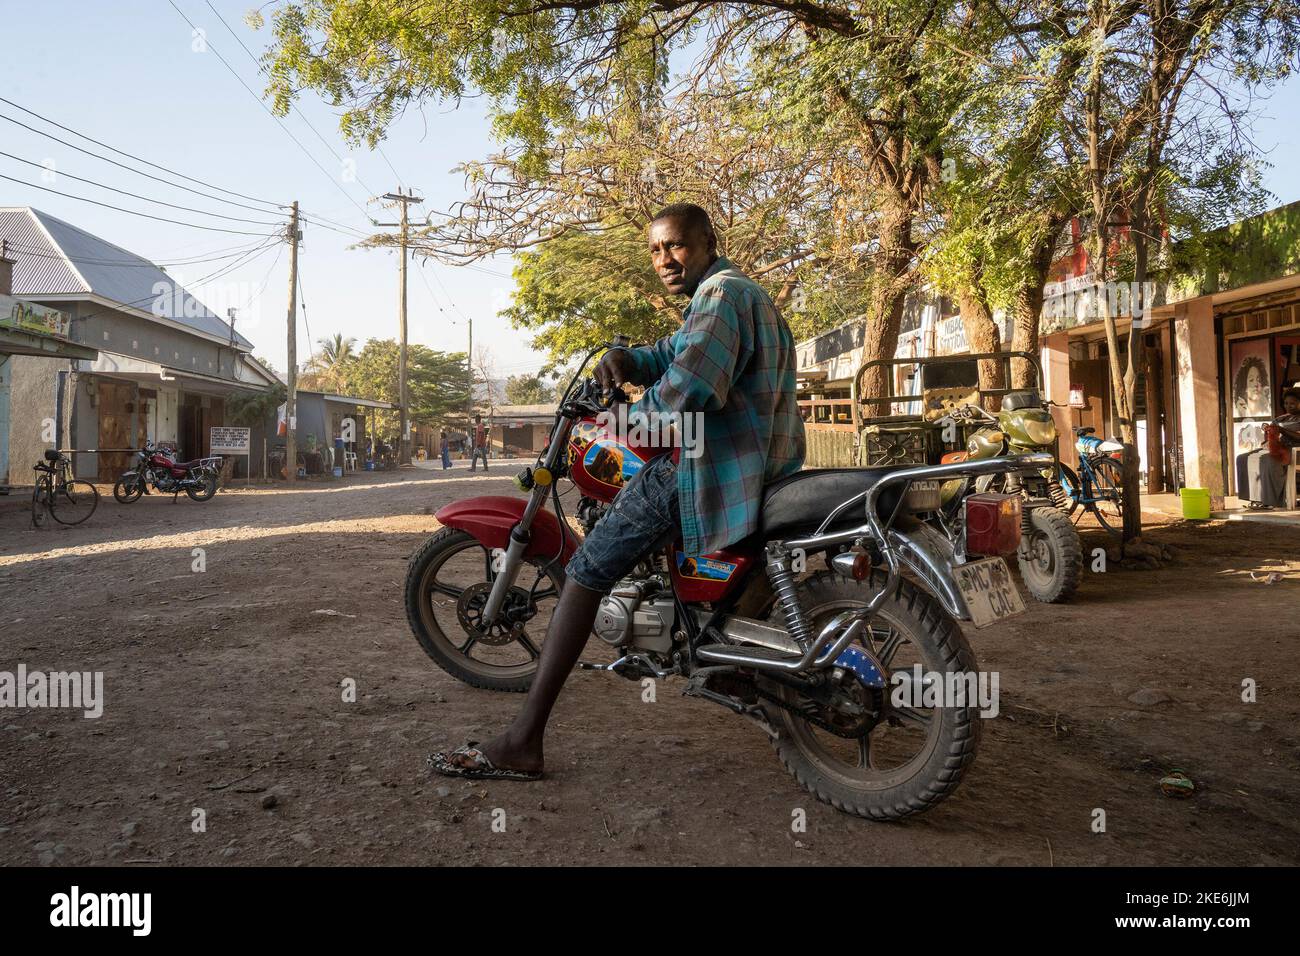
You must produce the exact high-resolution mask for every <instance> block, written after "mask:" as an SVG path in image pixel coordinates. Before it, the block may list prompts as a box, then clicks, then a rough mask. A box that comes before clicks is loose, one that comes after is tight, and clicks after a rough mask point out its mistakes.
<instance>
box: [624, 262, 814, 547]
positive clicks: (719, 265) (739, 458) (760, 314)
mask: <svg viewBox="0 0 1300 956" xmlns="http://www.w3.org/2000/svg"><path fill="white" fill-rule="evenodd" d="M629 352H630V354H631V355H632V358H633V361H634V362H635V365H636V368H635V374H634V376H632V377H631V379H632V382H633V383H634V384H637V385H649V386H650V387H649V388H648V389H647V390H646V392H645V394H644V395H643V396H642V397H641V399H640V401H638V402H636V404H634V405H633V406H632V407H631V409H630V410H629V418H632V416H634V415H635V414H636V413H638V412H642V413H649V412H658V413H660V415H666V414H671V413H673V412H677V413H679V414H681V415H686V414H688V413H692V412H699V413H702V414H701V415H700V417H699V418H698V419H697V422H699V421H702V423H703V434H702V435H701V434H700V430H699V428H698V427H697V428H696V430H695V440H696V441H699V442H700V443H701V444H700V451H701V452H702V453H701V454H698V455H697V456H695V457H691V453H689V452H688V451H687V449H685V448H684V449H683V450H682V454H681V462H680V464H679V465H678V468H677V496H678V503H679V505H680V507H681V517H682V539H683V543H684V545H685V551H686V553H687V554H689V555H700V554H708V553H709V552H710V551H716V550H718V549H719V548H724V547H726V546H727V545H729V544H734V543H735V542H736V541H739V540H740V539H741V538H743V537H745V536H746V535H748V534H750V533H752V532H754V531H755V530H757V529H758V515H759V510H760V508H761V507H762V504H763V486H764V485H765V484H767V483H768V482H772V481H776V480H777V479H778V478H783V477H785V476H786V475H788V474H790V473H792V472H795V471H798V470H799V469H800V468H801V467H802V466H803V459H804V434H803V419H802V418H801V417H800V416H799V408H798V405H797V404H796V402H795V349H794V336H793V335H791V334H790V329H789V327H788V326H787V325H786V324H785V320H784V319H782V318H781V313H780V312H778V311H777V308H776V305H775V304H774V303H773V302H772V300H771V299H770V298H769V297H768V295H767V293H766V292H764V291H763V289H762V287H761V286H759V284H758V283H757V282H755V281H754V280H753V279H751V278H749V276H747V275H745V274H744V273H743V272H741V271H740V270H739V269H737V268H736V267H735V266H733V265H732V264H731V263H730V262H728V261H727V260H726V259H724V258H721V257H720V258H719V259H718V261H717V262H715V263H714V264H713V265H712V266H710V267H709V270H708V271H707V272H706V273H705V274H704V278H703V280H702V281H701V282H700V285H699V288H697V289H696V290H695V295H693V296H692V297H691V302H690V305H688V306H687V308H686V312H685V314H684V315H683V317H682V326H681V328H680V329H678V330H677V331H676V332H675V333H673V334H672V335H669V336H665V337H664V338H662V339H660V340H659V341H658V342H656V343H655V344H654V345H648V346H643V347H640V348H635V349H630V350H629ZM651 420H652V421H653V416H651Z"/></svg>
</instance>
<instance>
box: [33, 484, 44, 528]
mask: <svg viewBox="0 0 1300 956" xmlns="http://www.w3.org/2000/svg"><path fill="white" fill-rule="evenodd" d="M45 489H46V483H45V482H44V481H41V480H40V479H39V478H38V479H37V481H36V485H35V486H34V487H33V488H32V527H34V528H39V527H40V526H41V525H42V524H44V523H45Z"/></svg>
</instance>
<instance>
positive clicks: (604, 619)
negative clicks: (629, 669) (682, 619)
mask: <svg viewBox="0 0 1300 956" xmlns="http://www.w3.org/2000/svg"><path fill="white" fill-rule="evenodd" d="M662 564H663V558H662V557H659V556H656V558H655V561H654V562H649V561H643V562H641V563H640V564H638V565H637V566H636V567H635V568H634V569H633V571H632V573H631V574H630V575H629V576H628V577H626V578H624V579H623V580H621V581H619V582H618V583H617V584H616V585H614V589H613V590H612V591H611V592H610V593H609V595H608V596H607V597H606V598H605V599H604V600H603V601H601V602H600V608H599V609H598V610H597V611H596V623H595V624H594V625H593V626H592V632H593V633H594V634H595V635H596V636H597V637H599V638H600V639H601V640H602V641H605V642H606V643H607V644H611V645H613V646H614V647H626V646H628V645H631V646H632V647H634V648H638V649H640V650H645V651H651V652H654V653H657V654H665V655H666V654H668V653H670V652H671V651H672V648H673V628H674V627H675V626H676V624H677V608H676V605H675V604H674V603H673V593H672V589H671V588H670V587H669V586H668V583H667V580H668V575H667V572H666V571H663V570H660V568H659V567H656V565H660V566H662Z"/></svg>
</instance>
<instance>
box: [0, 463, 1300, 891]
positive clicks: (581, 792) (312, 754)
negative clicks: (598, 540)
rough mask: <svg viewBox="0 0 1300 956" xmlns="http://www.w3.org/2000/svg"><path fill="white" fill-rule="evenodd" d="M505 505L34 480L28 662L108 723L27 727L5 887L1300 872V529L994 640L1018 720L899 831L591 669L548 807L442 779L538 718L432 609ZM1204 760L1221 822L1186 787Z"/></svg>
mask: <svg viewBox="0 0 1300 956" xmlns="http://www.w3.org/2000/svg"><path fill="white" fill-rule="evenodd" d="M104 490H105V492H107V491H108V489H104ZM489 493H490V494H506V493H511V487H510V485H509V483H508V481H507V480H506V476H505V475H504V474H503V473H502V471H501V470H499V469H498V470H494V471H493V472H492V473H491V474H490V476H483V475H477V476H471V475H469V474H468V473H467V472H466V471H465V470H464V467H463V463H460V464H459V465H458V467H457V468H456V469H455V470H453V471H451V472H447V473H442V472H441V471H427V470H416V471H404V472H399V473H396V474H393V473H389V474H379V475H364V476H361V477H358V478H355V479H351V480H350V481H349V483H347V484H346V485H344V484H342V483H335V484H330V485H320V484H307V485H303V486H300V487H299V488H297V489H295V490H293V491H288V490H285V489H283V488H281V489H278V490H269V489H261V490H256V489H255V490H252V491H242V490H239V489H235V490H231V491H223V492H222V493H220V494H219V495H217V497H216V498H215V499H213V500H212V501H210V502H208V503H206V504H196V503H194V502H191V501H188V500H186V499H185V498H183V497H182V498H181V499H180V500H179V502H177V503H176V504H173V503H172V501H171V499H170V498H160V497H150V498H145V499H143V500H142V501H140V502H138V503H136V504H133V505H128V506H121V505H118V504H117V503H116V502H114V501H113V500H112V498H111V495H109V496H106V499H105V500H104V501H102V502H101V504H100V508H99V511H98V512H97V513H96V514H95V515H94V517H92V518H91V519H90V521H89V522H88V523H87V524H85V525H83V526H80V527H76V528H70V529H68V528H62V527H59V526H57V525H55V526H47V527H45V528H42V529H40V530H32V529H31V528H30V524H29V517H28V511H27V507H28V500H27V499H25V498H24V497H23V496H22V494H21V489H16V493H15V495H14V496H11V497H9V498H0V596H2V598H0V600H2V602H3V603H0V671H10V672H12V671H14V670H16V668H17V665H18V663H19V662H22V663H23V664H25V665H26V667H27V668H28V670H29V671H30V670H44V671H59V670H73V669H75V670H84V671H93V670H100V671H103V672H104V679H105V698H106V701H105V707H104V714H103V716H102V717H101V718H99V719H97V720H87V719H83V718H82V716H81V714H80V713H79V712H72V711H67V710H50V709H44V710H41V709H27V710H16V709H8V708H6V709H0V863H5V864H22V865H33V864H42V863H44V864H52V865H58V864H114V863H123V862H139V863H141V864H147V863H149V862H161V863H169V864H219V865H237V864H250V863H273V864H298V863H311V864H342V863H361V864H396V863H403V864H426V863H428V864H440V863H452V864H468V863H492V864H505V863H523V864H528V863H552V864H567V863H611V864H614V863H651V864H661V863H662V864H667V863H677V864H729V863H748V864H756V863H760V864H773V863H778V864H837V863H859V864H861V863H868V864H882V863H883V864H910V863H918V864H919V863H928V864H990V863H991V864H999V863H1005V864H1040V865H1048V864H1053V863H1054V864H1057V865H1061V864H1085V865H1086V864H1211V863H1212V864H1237V865H1240V864H1255V863H1265V864H1267V863H1292V864H1294V863H1296V862H1300V823H1297V820H1296V814H1295V806H1296V802H1295V779H1296V774H1297V770H1300V721H1298V720H1297V717H1298V716H1300V600H1298V599H1300V528H1286V527H1271V526H1264V525H1259V524H1246V523H1228V524H1225V523H1207V524H1198V525H1190V524H1185V523H1181V522H1179V523H1169V524H1164V525H1161V526H1159V527H1156V528H1154V529H1152V530H1151V531H1150V532H1149V538H1150V539H1152V540H1154V541H1157V542H1160V543H1163V544H1167V545H1169V546H1171V547H1172V548H1173V549H1175V552H1176V559H1175V561H1174V562H1173V563H1172V564H1170V565H1168V566H1167V567H1165V568H1163V569H1161V570H1157V571H1126V570H1123V569H1119V568H1113V567H1112V568H1111V569H1110V570H1108V571H1106V572H1104V573H1096V572H1089V573H1088V574H1087V575H1086V578H1085V581H1084V584H1083V587H1082V588H1081V590H1080V593H1079V594H1078V596H1077V598H1076V600H1075V601H1074V602H1073V603H1071V604H1069V605H1064V606H1042V605H1032V606H1031V607H1030V609H1029V611H1028V613H1026V614H1025V615H1023V616H1021V617H1019V618H1017V619H1015V620H1014V621H1012V622H1009V623H1007V624H1004V625H1001V626H995V627H993V628H989V629H987V630H984V631H979V632H974V631H972V632H971V633H970V637H971V641H972V645H973V646H974V648H975V651H976V654H977V656H978V658H979V660H980V663H981V666H982V667H983V668H984V669H986V670H996V671H998V672H999V674H1000V678H1001V693H1002V700H1001V713H1000V715H999V716H998V717H996V718H994V719H990V720H988V721H986V722H985V727H984V741H983V747H982V750H981V752H980V755H979V758H978V760H977V761H976V763H975V765H974V767H973V769H972V771H971V773H970V774H969V776H968V777H967V781H966V783H965V784H964V785H963V787H962V788H961V789H960V790H959V791H958V793H957V794H956V795H955V796H954V797H953V798H951V799H950V800H948V801H947V802H946V803H944V804H942V805H941V806H939V807H937V808H936V809H934V810H933V811H931V812H929V813H927V814H925V815H924V816H922V817H919V818H913V819H911V820H909V821H907V822H904V823H902V824H893V825H881V824H872V823H868V822H866V821H863V820H859V819H856V818H851V817H848V816H845V815H842V814H840V813H838V812H837V811H835V810H834V809H832V808H831V807H829V806H826V805H823V804H820V803H818V802H817V801H816V800H815V799H813V798H812V797H811V796H810V795H809V794H807V793H805V792H804V791H802V790H801V789H800V788H799V786H798V785H797V783H796V782H795V781H794V780H793V778H791V777H789V776H787V775H786V774H785V772H784V771H783V770H782V769H781V767H780V765H779V764H778V762H777V760H776V758H775V756H774V754H773V753H772V751H771V749H770V748H769V746H768V744H767V742H766V740H765V738H764V737H763V735H762V734H761V732H760V731H759V730H758V729H757V728H756V727H754V726H753V725H752V724H750V723H748V722H746V721H744V720H741V719H740V718H737V717H735V716H733V715H731V714H730V713H728V712H726V711H724V710H722V709H721V708H718V707H717V706H715V705H713V704H709V703H706V702H702V701H698V700H694V699H687V698H683V697H681V696H679V694H678V691H679V690H680V687H681V685H680V682H677V681H667V682H661V684H660V687H659V693H658V695H657V700H656V702H655V703H653V704H647V703H643V702H642V700H641V688H640V686H639V685H638V684H636V683H632V682H628V681H624V680H622V679H620V678H617V677H614V676H611V675H606V674H592V673H578V674H575V675H574V677H573V678H572V680H571V681H570V684H569V687H568V689H567V690H566V692H565V695H564V696H563V698H562V699H561V701H560V704H559V706H558V708H557V711H556V715H555V718H554V720H553V723H552V727H551V733H550V736H549V738H548V750H547V759H548V770H549V779H547V780H546V781H544V782H541V783H534V784H518V783H494V784H483V783H471V782H458V781H447V780H444V779H442V778H437V777H433V776H431V775H430V774H429V772H428V771H427V770H426V769H425V765H424V760H425V756H426V755H427V754H428V753H429V752H430V751H431V750H434V749H441V748H443V747H444V746H446V745H449V744H450V745H455V744H457V743H460V742H462V741H463V740H464V739H466V738H468V737H479V738H482V737H484V736H485V735H489V734H491V733H492V732H493V731H494V730H496V729H498V728H499V727H501V726H502V725H503V724H504V723H505V722H506V721H507V719H508V718H509V716H510V715H511V714H512V713H513V712H514V710H515V708H517V707H518V706H519V704H520V702H521V698H520V697H519V696H517V695H509V694H494V693H490V692H487V691H480V690H474V689H472V688H469V687H467V686H465V685H463V684H460V683H458V682H457V681H455V680H453V679H452V678H450V677H449V676H447V675H446V674H444V673H443V672H442V671H441V670H439V669H438V668H436V667H435V666H434V665H433V663H432V662H431V661H430V660H429V659H428V658H427V657H426V656H425V655H424V653H423V652H422V651H421V650H420V648H419V646H418V645H417V644H416V642H415V640H414V639H413V638H412V636H411V634H410V631H409V629H408V626H407V623H406V620H405V615H404V611H403V607H402V583H403V577H404V574H405V570H406V561H407V558H408V556H409V555H410V554H411V553H412V552H413V551H415V550H416V548H418V547H419V545H420V544H421V543H422V542H423V541H424V540H425V538H426V537H427V536H428V535H429V534H431V533H432V532H433V531H435V530H436V529H437V522H436V521H435V519H434V518H433V517H432V512H433V511H434V510H436V508H437V507H438V506H439V505H441V504H443V503H445V502H447V501H450V500H453V499H456V498H460V497H464V496H468V495H474V494H489ZM1084 543H1085V550H1088V549H1091V548H1093V547H1102V546H1104V545H1105V544H1106V543H1107V539H1106V536H1105V534H1104V533H1103V532H1101V531H1098V530H1090V531H1087V532H1086V533H1085V541H1084ZM194 548H202V549H203V550H204V557H205V561H206V570H205V571H203V572H202V573H196V572H195V571H193V570H192V567H193V564H194V561H195V556H194V554H193V549H194ZM1270 570H1271V571H1278V572H1280V573H1281V574H1282V576H1283V577H1282V580H1281V581H1279V582H1277V583H1274V584H1271V585H1266V584H1263V583H1260V582H1257V581H1253V580H1252V578H1251V572H1252V571H1254V572H1256V573H1257V574H1258V573H1262V572H1266V571H1270ZM1031 604H1032V602H1031ZM325 610H328V611H335V612H338V613H337V614H319V613H315V612H318V611H325ZM345 678H352V679H354V680H355V681H356V683H357V688H358V691H357V700H356V702H355V703H345V702H344V701H343V700H342V693H341V690H340V682H341V681H343V680H344V679H345ZM1245 678H1252V679H1253V680H1254V681H1255V682H1256V683H1257V685H1258V699H1257V702H1255V703H1244V702H1243V701H1242V681H1243V680H1244V679H1245ZM1175 767H1176V768H1180V769H1182V770H1184V771H1185V772H1186V773H1187V774H1188V775H1189V776H1190V777H1191V778H1192V779H1193V780H1194V781H1195V782H1196V786H1197V790H1196V793H1195V795H1194V796H1192V797H1191V798H1189V799H1183V800H1178V799H1171V798H1169V797H1166V796H1164V795H1162V794H1161V792H1160V789H1159V786H1158V780H1159V778H1160V777H1161V776H1162V775H1163V774H1164V773H1165V772H1166V771H1168V770H1170V769H1172V768H1175ZM272 798H273V799H272ZM267 805H270V806H269V807H268V806H267ZM196 808H197V809H201V810H202V811H204V818H205V820H206V831H205V832H197V833H196V832H194V828H193V826H192V821H193V820H194V811H195V809H196ZM800 808H802V809H803V810H805V811H806V813H807V831H806V832H803V833H795V832H792V829H791V821H792V813H793V812H794V811H795V810H797V809H800ZM498 809H499V810H502V811H504V813H505V819H506V830H505V832H504V833H499V832H494V831H493V829H492V826H491V823H492V820H493V811H494V810H498ZM1098 809H1100V810H1104V811H1105V823H1106V829H1105V832H1104V833H1097V832H1094V830H1093V823H1094V820H1095V819H1096V814H1095V811H1096V810H1098Z"/></svg>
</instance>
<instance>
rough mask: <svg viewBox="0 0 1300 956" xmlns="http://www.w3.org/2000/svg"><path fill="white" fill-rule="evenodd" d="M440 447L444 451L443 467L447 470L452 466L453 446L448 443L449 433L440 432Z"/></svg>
mask: <svg viewBox="0 0 1300 956" xmlns="http://www.w3.org/2000/svg"><path fill="white" fill-rule="evenodd" d="M438 448H439V449H440V450H441V451H442V467H443V470H446V469H448V468H450V467H451V448H450V447H449V446H448V445H447V433H446V432H445V431H441V432H438Z"/></svg>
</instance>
